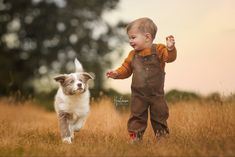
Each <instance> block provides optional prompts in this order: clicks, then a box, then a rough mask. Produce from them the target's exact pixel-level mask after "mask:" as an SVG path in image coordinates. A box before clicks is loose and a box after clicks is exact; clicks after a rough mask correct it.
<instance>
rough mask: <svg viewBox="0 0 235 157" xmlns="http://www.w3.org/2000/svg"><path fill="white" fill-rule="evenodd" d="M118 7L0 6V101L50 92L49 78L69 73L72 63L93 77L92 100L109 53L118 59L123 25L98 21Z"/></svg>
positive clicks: (111, 3) (103, 3)
mask: <svg viewBox="0 0 235 157" xmlns="http://www.w3.org/2000/svg"><path fill="white" fill-rule="evenodd" d="M118 2H119V0H85V1H83V0H0V67H1V70H0V76H1V78H0V94H1V96H6V95H14V94H15V93H20V95H23V96H27V95H30V96H33V95H34V94H35V92H37V90H42V89H48V90H49V91H50V90H51V89H52V88H53V87H52V86H51V83H50V80H52V81H53V79H52V77H51V76H53V75H54V76H55V75H56V74H59V73H69V72H72V71H74V63H73V60H74V58H75V57H77V58H78V60H80V61H81V62H82V64H83V66H84V68H85V69H86V71H88V72H92V73H94V74H95V76H96V78H95V80H94V87H93V92H92V93H93V94H94V95H98V94H99V93H98V92H99V91H102V90H103V88H104V81H103V74H104V71H105V70H106V69H107V68H110V66H111V65H112V59H111V55H110V53H111V52H112V51H115V53H118V54H119V55H121V53H122V50H120V47H121V46H120V44H122V42H123V35H124V29H123V26H124V23H123V22H119V23H117V24H116V25H114V26H113V25H110V24H109V23H108V22H106V21H105V20H104V18H103V14H104V13H107V12H108V11H111V10H113V9H116V7H117V4H118ZM117 48H119V49H117ZM36 89H37V90H36ZM39 92H40V91H39Z"/></svg>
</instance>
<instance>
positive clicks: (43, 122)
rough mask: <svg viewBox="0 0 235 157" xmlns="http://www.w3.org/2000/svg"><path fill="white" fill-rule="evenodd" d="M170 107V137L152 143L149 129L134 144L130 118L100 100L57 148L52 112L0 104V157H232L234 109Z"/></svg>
mask: <svg viewBox="0 0 235 157" xmlns="http://www.w3.org/2000/svg"><path fill="white" fill-rule="evenodd" d="M169 107H170V118H169V120H168V122H169V127H170V130H171V134H170V136H169V137H168V138H166V139H163V140H161V141H160V142H156V140H155V138H154V136H153V132H152V129H151V127H150V126H151V125H148V126H149V127H148V128H147V130H146V133H145V135H144V140H143V141H142V143H139V144H135V145H133V144H130V143H129V141H128V133H127V129H126V122H127V120H128V116H129V113H121V112H117V111H116V109H115V107H114V105H113V104H112V101H110V100H109V99H107V98H106V99H101V100H100V101H97V102H93V103H92V107H91V113H90V115H89V118H88V120H87V122H86V124H85V127H84V128H83V129H82V130H81V131H80V132H78V133H76V134H75V141H74V143H73V144H72V145H67V144H63V143H61V139H60V133H59V130H58V123H57V117H56V114H55V113H51V112H47V111H45V110H43V109H41V108H39V107H36V106H35V105H34V104H33V103H31V102H27V103H24V104H18V105H13V104H11V103H8V102H7V101H4V100H0V156H235V104H224V105H215V104H210V105H209V104H199V103H191V104H189V103H178V104H172V105H169ZM149 124H150V123H149Z"/></svg>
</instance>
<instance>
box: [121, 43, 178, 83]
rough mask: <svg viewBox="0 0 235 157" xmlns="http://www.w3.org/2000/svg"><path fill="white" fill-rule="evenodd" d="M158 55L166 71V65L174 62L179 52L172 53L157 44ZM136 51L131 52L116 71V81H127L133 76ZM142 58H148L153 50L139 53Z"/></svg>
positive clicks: (147, 49)
mask: <svg viewBox="0 0 235 157" xmlns="http://www.w3.org/2000/svg"><path fill="white" fill-rule="evenodd" d="M156 50H157V52H158V53H157V55H158V57H159V60H160V64H161V67H162V69H163V70H165V63H170V62H173V61H174V60H175V59H176V55H177V50H176V48H174V49H173V50H171V51H168V50H167V47H166V46H165V45H164V44H157V45H156ZM135 53H136V52H135V50H132V51H131V52H129V55H128V57H127V58H126V59H125V60H124V62H123V63H122V65H121V66H120V67H119V68H118V69H116V71H117V72H118V76H117V78H116V79H125V78H128V77H129V76H131V74H132V67H131V61H132V59H133V57H134V55H135ZM139 54H140V55H141V56H147V55H150V54H151V48H146V49H143V50H141V51H140V52H139Z"/></svg>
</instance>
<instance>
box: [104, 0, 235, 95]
mask: <svg viewBox="0 0 235 157" xmlns="http://www.w3.org/2000/svg"><path fill="white" fill-rule="evenodd" d="M140 17H149V18H151V19H153V20H154V22H155V23H156V25H157V26H158V33H157V37H156V39H155V41H154V42H156V43H165V37H166V36H167V35H170V34H172V35H174V36H175V40H176V48H177V50H178V58H177V60H176V61H175V62H173V63H170V64H167V65H166V80H165V90H166V91H168V90H170V89H173V88H176V89H181V90H189V91H194V92H198V93H201V94H208V93H210V92H215V91H218V92H220V93H221V94H225V95H228V94H231V93H234V92H235V0H174V1H166V0H145V1H143V0H121V1H120V3H119V6H118V8H117V10H115V11H113V12H108V14H106V15H105V18H106V19H107V21H109V22H110V23H116V22H117V21H118V20H128V21H132V20H134V19H136V18H140ZM127 44H128V43H127ZM123 46H124V47H125V54H124V56H123V58H120V61H119V62H117V63H116V64H115V66H114V68H117V67H118V66H119V65H121V63H122V62H123V59H124V58H125V57H126V56H127V55H128V52H129V51H130V50H131V47H130V46H129V45H123ZM130 85H131V79H130V78H129V79H126V80H111V79H109V80H108V83H107V86H108V87H112V88H114V89H116V90H118V91H120V92H124V93H128V92H130Z"/></svg>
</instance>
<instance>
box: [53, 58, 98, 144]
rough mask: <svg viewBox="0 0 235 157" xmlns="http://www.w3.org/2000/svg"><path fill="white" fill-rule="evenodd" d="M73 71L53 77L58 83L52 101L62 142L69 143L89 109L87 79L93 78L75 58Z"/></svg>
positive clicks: (81, 125)
mask: <svg viewBox="0 0 235 157" xmlns="http://www.w3.org/2000/svg"><path fill="white" fill-rule="evenodd" d="M74 63H75V72H74V73H70V74H62V75H58V76H56V77H54V80H55V81H56V82H59V83H60V87H59V89H58V90H57V93H56V95H55V101H54V108H55V111H56V113H57V117H58V121H59V127H60V132H61V138H62V142H63V143H68V144H71V143H72V140H73V139H74V132H75V131H79V130H80V129H81V128H82V127H83V126H84V123H85V121H86V118H87V117H88V113H89V110H90V105H89V103H90V92H89V88H88V80H90V79H94V78H93V76H91V74H89V73H87V72H84V70H83V67H82V64H81V63H80V62H79V61H78V60H77V59H75V60H74Z"/></svg>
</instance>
